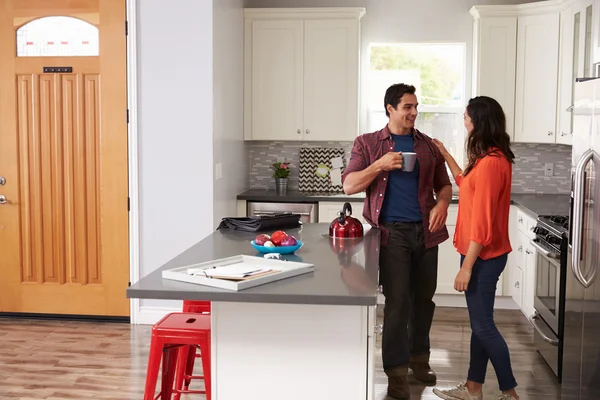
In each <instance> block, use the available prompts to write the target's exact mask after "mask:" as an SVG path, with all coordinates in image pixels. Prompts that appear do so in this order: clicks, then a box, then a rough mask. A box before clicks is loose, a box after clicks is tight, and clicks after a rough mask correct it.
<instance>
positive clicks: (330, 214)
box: [319, 201, 366, 224]
mask: <svg viewBox="0 0 600 400" xmlns="http://www.w3.org/2000/svg"><path fill="white" fill-rule="evenodd" d="M350 206H352V216H353V217H354V218H356V219H358V220H359V221H360V222H362V223H363V224H365V223H366V222H365V219H364V217H363V216H362V213H363V206H364V202H357V201H353V202H350ZM343 208H344V203H338V202H329V201H320V202H319V222H327V223H330V222H331V221H333V220H334V219H336V218H337V217H338V211H341V210H342V209H343Z"/></svg>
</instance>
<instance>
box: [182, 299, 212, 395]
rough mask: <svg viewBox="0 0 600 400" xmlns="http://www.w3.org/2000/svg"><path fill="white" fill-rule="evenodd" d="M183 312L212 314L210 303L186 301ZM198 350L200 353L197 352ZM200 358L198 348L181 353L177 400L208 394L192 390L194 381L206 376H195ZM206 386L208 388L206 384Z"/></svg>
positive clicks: (194, 347)
mask: <svg viewBox="0 0 600 400" xmlns="http://www.w3.org/2000/svg"><path fill="white" fill-rule="evenodd" d="M183 312H188V313H199V314H210V301H197V300H194V301H192V300H184V301H183ZM196 349H198V350H199V351H198V352H197V351H196ZM200 357H202V350H201V349H199V348H198V346H189V347H188V348H187V351H186V350H184V349H181V350H180V351H179V355H178V356H177V372H176V374H175V388H174V393H175V400H179V399H180V397H181V394H182V393H200V394H203V393H206V391H202V390H190V382H191V380H192V379H204V375H194V363H195V359H196V358H200ZM204 385H205V386H204V387H206V382H205V383H204Z"/></svg>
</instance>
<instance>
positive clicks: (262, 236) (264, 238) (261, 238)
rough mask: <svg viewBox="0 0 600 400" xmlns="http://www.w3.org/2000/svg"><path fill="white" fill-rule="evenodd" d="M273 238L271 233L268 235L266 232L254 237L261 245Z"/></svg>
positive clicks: (255, 241)
mask: <svg viewBox="0 0 600 400" xmlns="http://www.w3.org/2000/svg"><path fill="white" fill-rule="evenodd" d="M270 239H271V238H270V237H269V235H266V234H264V233H262V234H260V235H258V236H257V237H256V238H255V239H254V243H256V244H257V245H259V246H262V245H264V244H265V243H266V242H267V241H268V240H270Z"/></svg>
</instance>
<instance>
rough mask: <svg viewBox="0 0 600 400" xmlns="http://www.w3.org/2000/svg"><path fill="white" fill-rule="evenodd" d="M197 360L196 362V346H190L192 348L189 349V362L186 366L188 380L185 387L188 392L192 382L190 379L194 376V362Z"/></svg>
mask: <svg viewBox="0 0 600 400" xmlns="http://www.w3.org/2000/svg"><path fill="white" fill-rule="evenodd" d="M195 360H196V346H190V347H188V353H187V362H186V366H185V375H186V379H185V384H184V387H185V389H186V390H187V389H189V387H190V381H191V379H188V377H190V376H192V375H193V374H194V361H195Z"/></svg>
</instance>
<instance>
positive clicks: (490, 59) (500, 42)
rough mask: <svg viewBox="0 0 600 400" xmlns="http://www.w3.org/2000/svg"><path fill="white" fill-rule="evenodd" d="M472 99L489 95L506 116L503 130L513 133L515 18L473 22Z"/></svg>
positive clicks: (494, 18) (515, 56)
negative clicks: (473, 63)
mask: <svg viewBox="0 0 600 400" xmlns="http://www.w3.org/2000/svg"><path fill="white" fill-rule="evenodd" d="M473 46H474V58H475V68H474V71H473V74H474V87H473V95H474V96H490V97H493V98H494V99H496V100H497V101H498V103H500V105H501V106H502V109H503V110H504V113H505V114H506V131H507V133H508V134H509V135H511V137H512V136H513V130H514V122H515V121H514V115H515V114H514V110H515V64H516V58H517V18H516V17H485V18H481V19H478V20H476V21H475V43H474V44H473Z"/></svg>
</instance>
